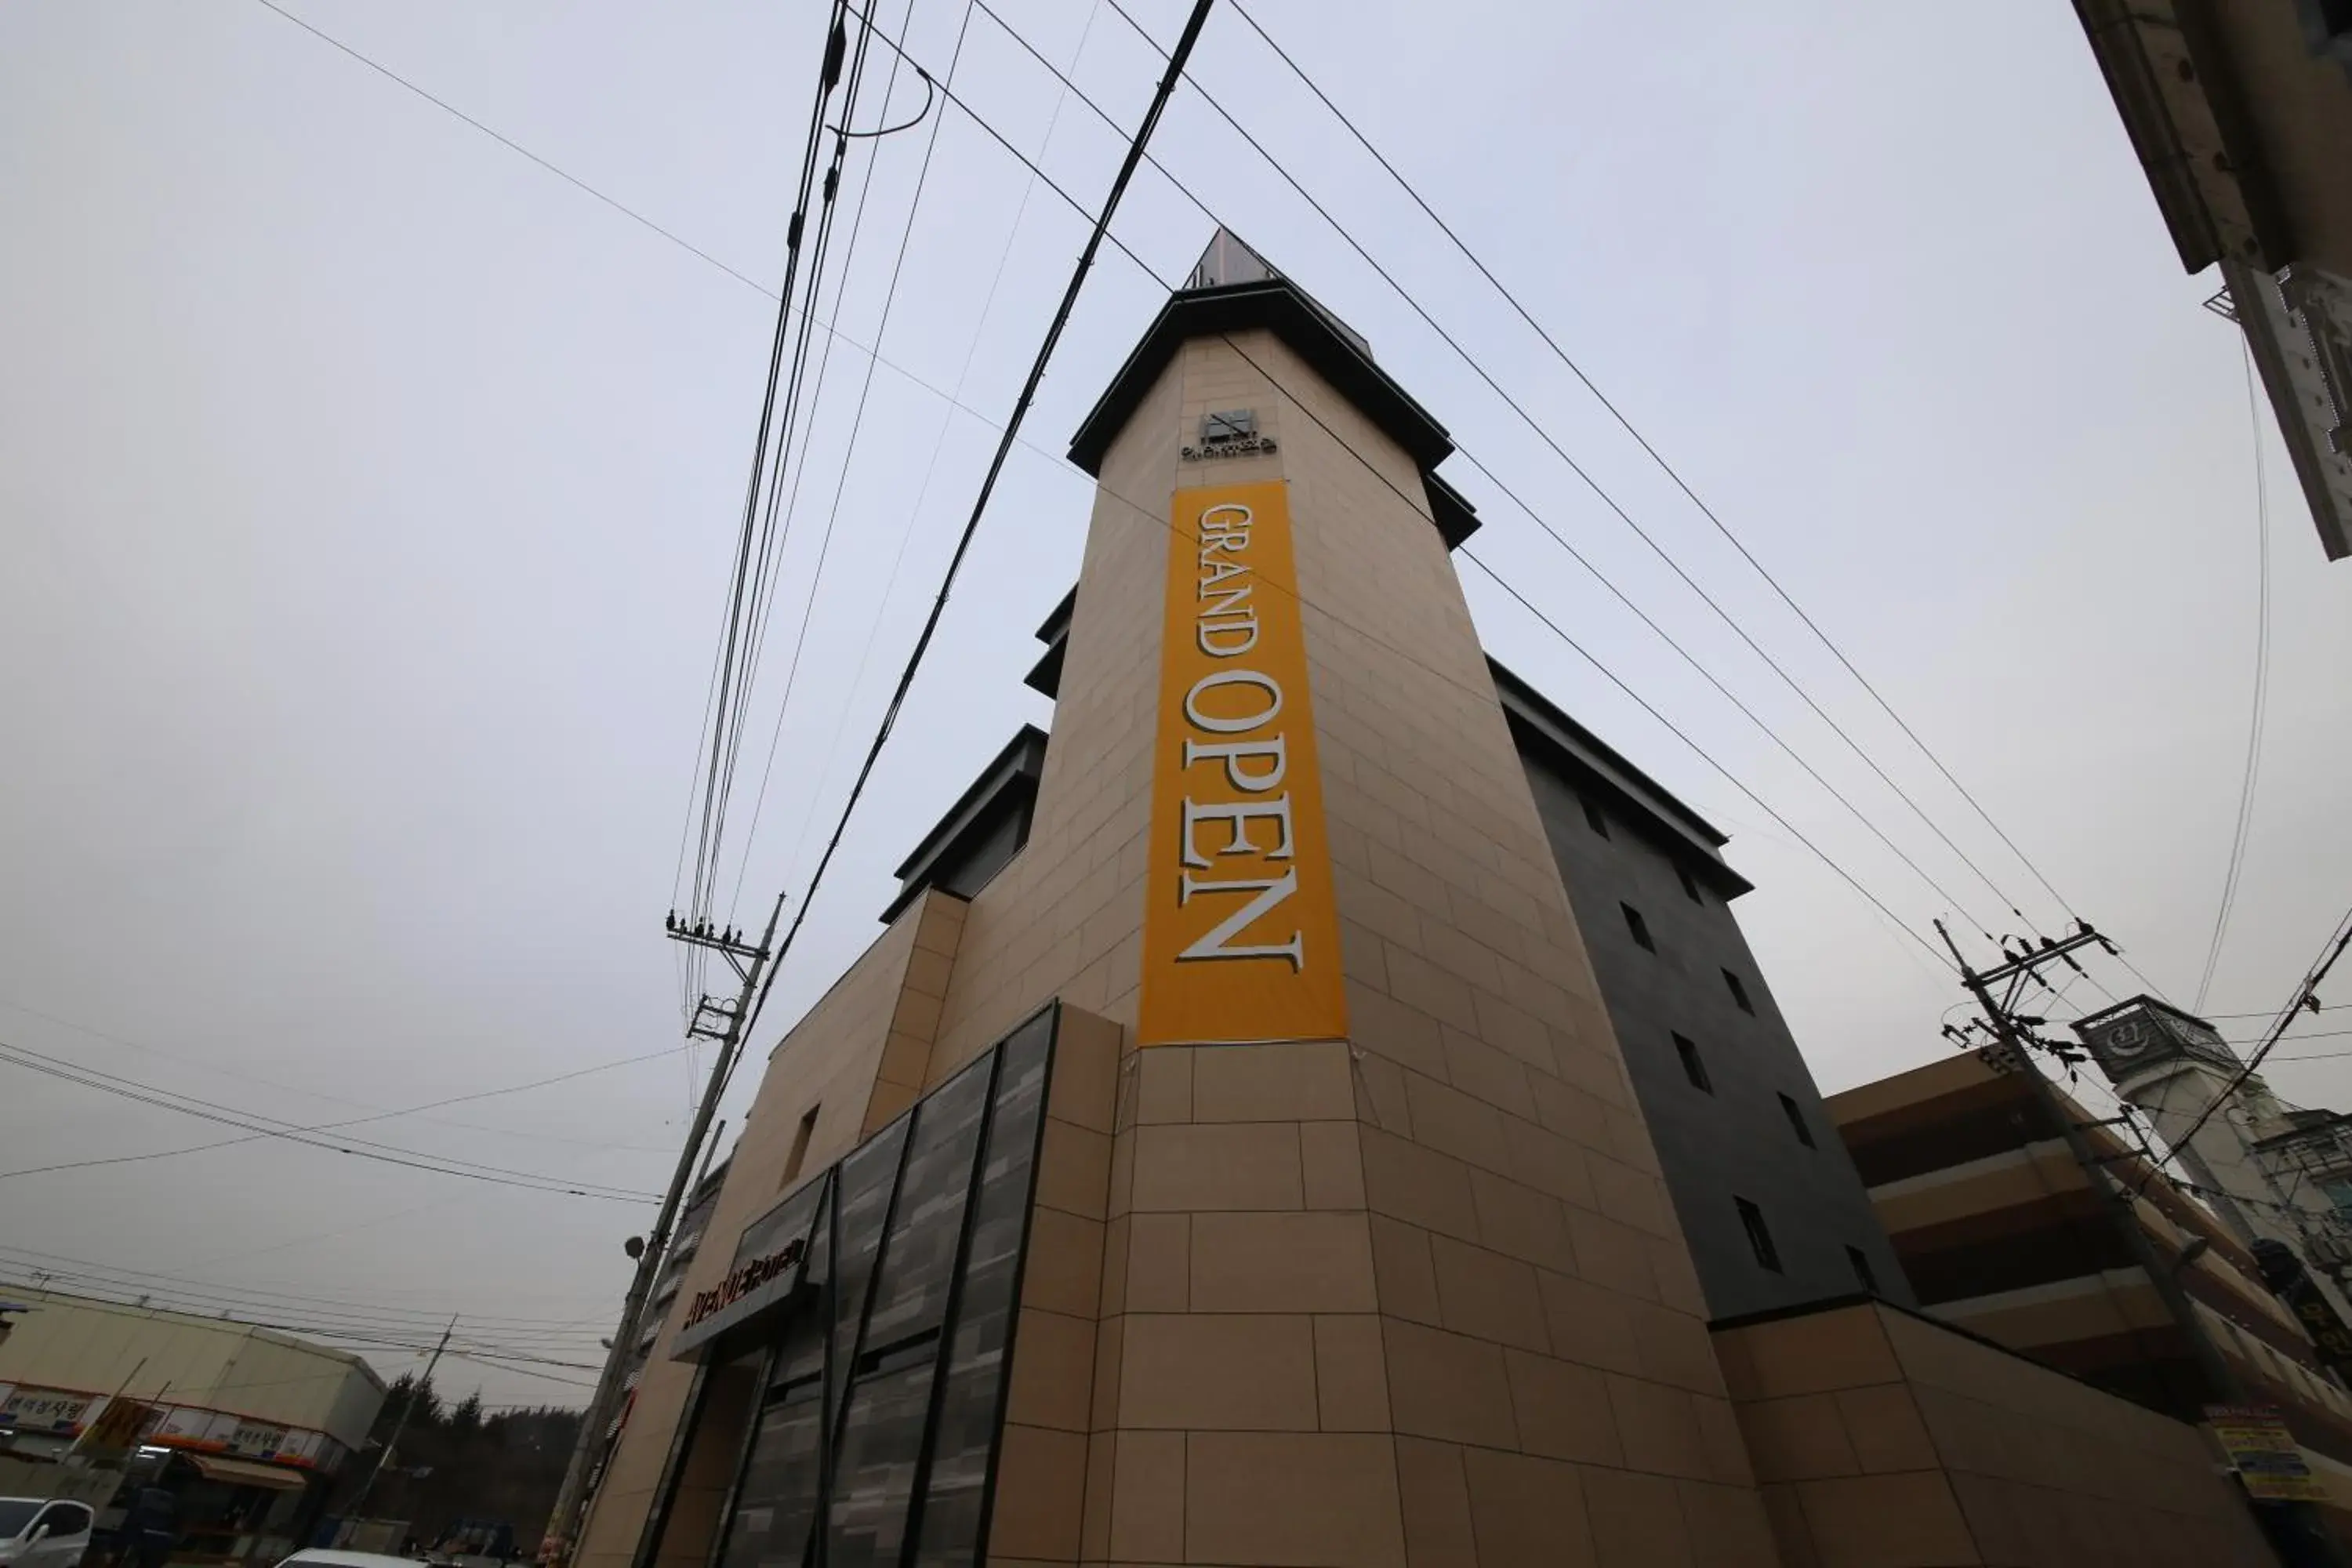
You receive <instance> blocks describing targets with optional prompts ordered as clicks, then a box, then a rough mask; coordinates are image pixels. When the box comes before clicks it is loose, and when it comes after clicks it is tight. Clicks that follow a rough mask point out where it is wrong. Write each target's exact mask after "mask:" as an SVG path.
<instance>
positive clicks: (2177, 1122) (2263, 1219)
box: [2074, 996, 2352, 1312]
mask: <svg viewBox="0 0 2352 1568" xmlns="http://www.w3.org/2000/svg"><path fill="white" fill-rule="evenodd" d="M2074 1032H2075V1033H2076V1034H2078V1035H2080V1036H2081V1037H2082V1038H2083V1042H2084V1045H2086V1046H2087V1047H2090V1052H2091V1057H2092V1059H2093V1060H2095V1062H2097V1063H2098V1065H2099V1068H2100V1069H2101V1070H2102V1071H2103V1072H2105V1074H2106V1077H2107V1080H2108V1081H2109V1082H2110V1083H2112V1084H2113V1085H2114V1086H2115V1089H2116V1097H2117V1098H2118V1099H2120V1100H2124V1101H2125V1102H2126V1104H2129V1105H2133V1106H2137V1108H2138V1109H2140V1110H2144V1111H2146V1112H2147V1117H2148V1120H2149V1121H2151V1122H2152V1123H2154V1124H2155V1127H2156V1131H2157V1133H2158V1136H2160V1137H2161V1138H2163V1140H2164V1141H2165V1143H2166V1144H2167V1145H2168V1147H2170V1148H2171V1149H2172V1150H2173V1152H2174V1153H2175V1155H2176V1156H2177V1158H2178V1159H2179V1163H2180V1166H2181V1168H2182V1170H2183V1171H2184V1172H2186V1173H2188V1176H2189V1180H2190V1181H2191V1183H2193V1184H2195V1186H2196V1188H2197V1193H2198V1195H2199V1196H2200V1197H2201V1198H2203V1199H2204V1200H2205V1202H2206V1204H2207V1205H2209V1206H2210V1208H2211V1209H2212V1210H2213V1212H2214V1213H2215V1214H2217V1215H2220V1216H2221V1220H2222V1223H2224V1224H2225V1225H2227V1226H2229V1227H2230V1229H2231V1231H2232V1232H2233V1233H2235V1234H2236V1236H2237V1237H2238V1239H2239V1240H2240V1241H2242V1242H2244V1243H2246V1244H2248V1245H2252V1243H2254V1242H2256V1241H2260V1240H2267V1241H2277V1242H2282V1243H2284V1244H2285V1245H2286V1246H2288V1247H2292V1248H2293V1249H2294V1251H2295V1253H2296V1254H2297V1255H2298V1256H2300V1257H2301V1258H2303V1259H2304V1261H2305V1263H2306V1264H2307V1265H2308V1266H2309V1267H2310V1268H2311V1269H2312V1270H2313V1272H2314V1273H2315V1274H2317V1275H2320V1276H2323V1277H2324V1278H2325V1279H2326V1284H2325V1286H2324V1287H2323V1288H2324V1289H2326V1290H2327V1291H2328V1293H2329V1294H2330V1296H2331V1298H2332V1300H2333V1301H2334V1304H2335V1306H2336V1310H2337V1311H2339V1312H2345V1311H2347V1300H2346V1298H2345V1293H2344V1290H2345V1284H2346V1281H2347V1278H2352V1220H2347V1215H2346V1214H2345V1212H2344V1207H2343V1205H2341V1203H2340V1202H2339V1199H2340V1198H2341V1197H2345V1196H2352V1191H2347V1187H2346V1185H2345V1184H2344V1177H2345V1175H2346V1174H2347V1173H2352V1140H2347V1138H2346V1137H2345V1135H2344V1133H2343V1131H2341V1129H2342V1125H2343V1121H2344V1119H2343V1118H2342V1117H2340V1116H2336V1115H2335V1114H2333V1113H2331V1112H2326V1111H2310V1110H2301V1109H2298V1108H2296V1107H2293V1106H2289V1105H2287V1104H2285V1103H2284V1102H2283V1101H2281V1100H2279V1098H2278V1097H2277V1096H2276V1095H2274V1094H2273V1093H2272V1092H2271V1088H2270V1085H2268V1084H2267V1083H2265V1082H2263V1079H2262V1077H2261V1076H2260V1075H2259V1074H2244V1067H2245V1064H2244V1063H2243V1062H2242V1061H2240V1060H2239V1059H2238V1056H2237V1053H2236V1052H2235V1051H2233V1050H2231V1048H2230V1046H2229V1044H2228V1043H2227V1042H2226V1041H2224V1040H2223V1039H2222V1038H2221V1034H2220V1032H2219V1031H2218V1030H2216V1029H2215V1028H2214V1027H2213V1026H2212V1025H2210V1024H2209V1023H2207V1022H2206V1021H2205V1020H2204V1019H2202V1018H2199V1017H2196V1016H2192V1015H2190V1014H2188V1013H2184V1012H2182V1011H2181V1010H2180V1009H2179V1008H2178V1007H2173V1006H2169V1005H2167V1004H2165V1003H2162V1002H2159V1001H2158V1000H2157V999H2156V998H2154V997H2152V996H2134V997H2131V998H2129V999H2127V1000H2126V1001H2123V1002H2119V1003H2117V1004H2116V1005H2114V1006H2112V1007H2109V1008H2106V1009H2105V1010H2104V1011H2102V1012H2098V1013H2093V1014H2090V1015H2088V1016H2085V1017H2084V1018H2082V1019H2081V1020H2080V1021H2078V1022H2077V1023H2076V1024H2075V1025H2074ZM2242 1075H2243V1076H2242Z"/></svg>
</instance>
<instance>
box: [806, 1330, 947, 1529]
mask: <svg viewBox="0 0 2352 1568" xmlns="http://www.w3.org/2000/svg"><path fill="white" fill-rule="evenodd" d="M931 1373H932V1358H931V1353H930V1349H929V1347H928V1346H925V1347H923V1348H921V1349H920V1350H919V1351H918V1352H917V1353H915V1354H914V1355H913V1356H911V1357H909V1358H908V1364H905V1365H900V1366H897V1367H886V1368H885V1369H883V1370H881V1371H878V1372H876V1373H870V1374H868V1375H867V1376H866V1377H863V1378H860V1379H859V1380H858V1381H857V1383H856V1384H855V1385H854V1386H853V1387H852V1388H851V1390H850V1394H849V1415H848V1418H847V1419H846V1420H845V1421H844V1422H843V1423H842V1433H841V1453H840V1458H839V1460H838V1462H837V1464H836V1465H835V1470H834V1478H833V1506H832V1508H831V1510H829V1517H830V1519H831V1525H830V1531H829V1533H828V1536H827V1543H826V1551H825V1561H826V1563H827V1565H828V1568H874V1565H876V1564H881V1563H891V1564H895V1563H897V1562H898V1551H899V1547H900V1546H901V1544H902V1543H903V1542H905V1540H906V1534H907V1502H908V1498H909V1497H911V1496H912V1495H913V1492H914V1489H915V1467H916V1464H917V1461H918V1460H919V1458H921V1455H922V1450H923V1425H924V1422H925V1420H926V1418H927V1417H928V1416H929V1414H930V1405H931Z"/></svg>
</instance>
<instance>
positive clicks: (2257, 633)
mask: <svg viewBox="0 0 2352 1568" xmlns="http://www.w3.org/2000/svg"><path fill="white" fill-rule="evenodd" d="M2239 347H2240V349H2241V350H2242V351H2243V353H2244V357H2245V362H2246V419H2247V423H2248V425H2249V426H2251V427H2252V431H2253V437H2254V694H2253V702H2252V708H2251V710H2249V712H2248V714H2247V718H2246V769H2245V773H2244V776H2243V777H2242V778H2241V779H2240V780H2239V781H2238V818H2237V821H2236V823H2235V824H2234V825H2233V826H2231V830H2230V864H2229V869H2228V870H2226V871H2225V872H2223V873H2222V877H2221V908H2220V909H2218V910H2215V911H2214V912H2213V940H2212V941H2211V942H2209V943H2208V944H2207V945H2206V948H2205V970H2204V973H2202V974H2200V975H2199V976H2198V979H2197V1001H2196V1005H2194V1006H2192V1007H2191V1008H2190V1009H2189V1011H2191V1012H2200V1013H2201V1012H2202V1011H2203V1010H2204V1007H2205V995H2206V993H2208V992H2209V991H2210V990H2211V989H2212V988H2213V971H2214V970H2215V969H2216V968H2218V967H2219V966H2220V964H2221V944H2222V943H2223V942H2226V941H2228V940H2229V935H2230V916H2231V912H2232V911H2233V910H2236V908H2237V904H2238V878H2239V874H2240V873H2241V872H2242V871H2243V870H2244V869H2245V864H2246V842H2247V839H2248V838H2249V837H2251V836H2252V828H2253V820H2254V785H2255V782H2256V780H2257V779H2258V778H2259V777H2260V776H2261V773H2262V763H2263V720H2264V718H2265V717H2266V716H2267V714H2268V711H2269V709H2270V684H2271V500H2270V483H2269V479H2267V477H2266V476H2265V474H2264V472H2263V467H2264V465H2263V414H2262V403H2261V401H2260V399H2259V398H2258V397H2257V396H2256V395H2255V391H2254V351H2253V350H2252V348H2251V347H2249V346H2248V345H2247V343H2246V342H2245V341H2244V340H2243V339H2241V340H2240V342H2239Z"/></svg>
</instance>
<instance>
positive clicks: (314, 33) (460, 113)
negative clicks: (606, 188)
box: [254, 0, 774, 299]
mask: <svg viewBox="0 0 2352 1568" xmlns="http://www.w3.org/2000/svg"><path fill="white" fill-rule="evenodd" d="M254 3H255V4H256V5H260V6H261V7H263V8H264V9H265V10H268V11H274V12H276V13H277V14H278V16H282V17H284V18H285V19H286V20H287V21H289V22H291V23H293V24H294V25H295V26H298V27H299V28H301V29H302V30H303V31H304V32H306V33H308V34H310V36H311V37H314V38H316V39H318V40H319V41H320V43H323V44H325V45H327V46H328V47H331V48H334V49H337V50H339V51H341V53H343V54H345V55H348V56H350V57H351V58H352V59H355V60H357V61H358V62H359V63H360V64H362V65H363V66H365V67H367V68H368V69H370V70H372V71H373V72H375V73H376V74H377V75H378V76H381V77H383V78H384V79H386V80H388V81H392V82H395V83H397V84H398V85H400V86H401V87H404V88H406V89H408V90H409V91H410V92H413V93H415V95H416V96H417V97H419V98H421V99H423V100H425V102H427V103H429V104H431V105H433V107H434V108H436V109H438V110H442V111H443V112H444V113H446V114H451V115H455V116H456V117H457V119H459V120H462V121H465V122H466V123H467V124H468V125H470V126H472V127H473V128H474V129H475V130H477V131H478V132H481V133H482V134H483V135H485V136H487V137H488V138H489V139H490V140H491V141H493V142H497V143H499V145H500V146H501V147H504V148H506V149H507V150H508V151H509V152H512V153H519V154H520V155H521V156H523V157H525V158H528V159H530V161H531V162H532V163H536V164H538V165H539V166H540V167H541V168H542V169H544V170H546V171H547V172H548V173H549V174H553V175H554V176H555V177H556V178H557V179H559V180H562V182H563V183H564V184H568V185H573V186H577V187H578V188H579V189H580V190H582V191H584V192H585V193H587V194H588V195H592V196H593V197H595V198H596V199H597V200H598V201H600V202H602V203H604V205H606V206H608V207H611V208H612V209H613V210H614V212H616V213H619V214H620V215H621V216H623V217H625V218H627V219H628V220H629V221H630V222H632V223H635V224H641V225H643V226H645V227H646V228H648V229H651V230H652V231H653V232H654V233H656V234H657V235H659V236H661V237H662V238H664V239H666V240H668V241H669V242H670V243H671V244H672V245H675V246H677V247H678V248H679V249H681V250H685V251H689V252H691V253H692V254H694V255H696V256H698V257H700V258H702V259H703V260H705V261H707V262H709V264H710V265H711V266H713V267H716V268H719V271H721V272H724V273H726V274H727V276H729V277H730V278H732V279H735V280H736V281H737V282H739V283H741V284H743V285H744V286H745V287H747V288H751V289H759V290H760V292H761V293H762V294H767V293H768V289H767V287H766V285H764V284H762V283H761V282H760V281H759V279H755V278H747V277H745V276H744V275H743V274H742V273H740V272H738V271H736V270H735V268H732V267H730V266H728V265H727V263H725V262H724V261H721V260H719V258H717V257H715V256H713V255H711V254H710V252H709V251H707V250H705V249H703V248H702V247H699V246H698V245H696V244H694V243H693V242H692V241H691V240H688V239H683V238H680V237H678V236H677V234H675V233H673V232H672V231H670V230H669V229H667V228H664V227H663V226H661V225H659V224H657V223H656V222H655V221H654V220H653V219H651V218H649V217H647V216H646V215H645V214H643V213H641V212H638V211H637V210H636V209H635V208H634V207H630V206H625V205H622V204H621V203H620V202H617V201H615V200H614V199H613V198H612V197H611V196H608V195H605V194H604V192H602V191H600V190H598V189H597V188H596V187H595V186H593V185H592V184H588V182H586V181H585V180H583V179H579V178H577V177H576V176H574V175H572V174H567V173H565V172H564V171H563V170H562V169H560V168H558V167H556V165H554V164H553V163H549V162H548V161H547V160H546V159H544V158H542V157H541V156H540V155H539V154H538V153H534V152H532V151H531V150H530V148H528V147H526V146H524V145H523V144H522V143H521V142H517V141H515V140H513V139H512V138H510V137H509V136H506V135H504V134H502V133H500V132H498V131H495V130H493V129H491V128H490V127H489V126H488V125H485V124H483V123H482V122H481V121H478V120H477V119H475V118H474V117H473V116H472V115H470V114H468V113H467V112H466V111H465V110H462V109H459V108H458V107H457V105H456V104H454V103H451V102H449V101H448V100H446V99H442V98H436V97H435V96H434V95H433V94H432V93H430V92H428V91H426V90H425V89H424V88H421V87H419V86H417V85H416V83H415V82H413V81H411V80H409V79H407V78H406V77H404V76H402V75H401V74H400V73H399V72H397V71H395V70H394V69H393V68H391V67H389V66H386V65H383V64H382V63H380V62H379V61H376V60H373V59H371V58H368V57H367V56H366V55H363V54H362V53H360V51H359V50H357V49H355V48H353V47H351V46H350V45H349V44H346V43H344V42H343V41H342V40H341V38H338V37H335V36H334V35H333V34H331V33H328V32H325V31H323V30H322V29H320V28H318V27H314V26H311V25H310V23H308V22H306V21H304V20H303V19H302V18H301V17H299V16H296V15H295V14H294V13H293V12H291V11H289V10H287V9H286V8H285V7H284V6H283V5H278V4H277V3H276V0H254ZM769 297H770V298H771V299H772V298H774V296H773V295H770V296H769Z"/></svg>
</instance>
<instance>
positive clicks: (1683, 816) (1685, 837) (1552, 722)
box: [1486, 658, 1756, 899]
mask: <svg viewBox="0 0 2352 1568" xmlns="http://www.w3.org/2000/svg"><path fill="white" fill-rule="evenodd" d="M1486 668H1487V669H1488V670H1489V671H1490V672H1491V673H1492V674H1493V676H1494V678H1495V694H1496V696H1497V697H1499V698H1500V699H1501V700H1502V703H1503V712H1504V714H1505V715H1506V716H1507V717H1508V718H1509V719H1510V720H1511V721H1512V727H1513V728H1514V729H1515V730H1517V731H1521V732H1523V733H1526V734H1528V735H1530V736H1532V737H1534V738H1535V739H1536V741H1537V742H1538V743H1540V744H1541V746H1542V747H1543V749H1544V750H1546V751H1548V752H1551V753H1552V754H1553V755H1554V756H1555V757H1557V758H1559V760H1561V761H1563V762H1565V763H1568V764H1569V765H1570V767H1572V768H1573V769H1575V770H1576V771H1577V772H1578V773H1582V774H1584V775H1585V776H1587V777H1589V778H1591V780H1593V781H1594V782H1595V783H1597V784H1600V785H1601V788H1602V789H1604V790H1606V791H1607V792H1608V793H1609V794H1610V795H1612V796H1614V797H1615V798H1616V800H1617V803H1618V804H1619V805H1627V806H1631V807H1633V810H1634V811H1636V812H1637V813H1638V814H1640V815H1641V816H1643V818H1645V819H1646V820H1647V821H1649V822H1650V823H1652V824H1654V826H1657V827H1658V828H1659V829H1661V830H1662V831H1664V833H1665V834H1666V835H1667V836H1668V837H1672V838H1674V839H1676V840H1678V841H1680V842H1681V843H1682V844H1683V845H1684V847H1686V848H1688V849H1689V850H1690V851H1691V852H1692V853H1693V854H1694V855H1695V856H1696V858H1697V860H1698V865H1697V867H1696V869H1698V870H1701V871H1703V872H1705V873H1706V876H1707V877H1708V879H1710V880H1712V881H1714V882H1715V883H1716V884H1717V885H1718V886H1719V887H1721V888H1724V889H1728V891H1727V894H1726V896H1727V897H1729V898H1735V899H1736V898H1738V896H1739V895H1740V894H1742V893H1746V892H1748V891H1751V890H1752V889H1754V888H1755V886H1756V884H1754V883H1753V882H1750V881H1749V880H1748V879H1747V878H1745V877H1743V876H1741V875H1740V874H1739V873H1738V872H1737V871H1735V870H1733V869H1732V868H1730V867H1729V866H1728V865H1727V864H1725V862H1724V858H1723V856H1722V854H1721V853H1720V849H1721V847H1722V846H1724V845H1726V844H1728V843H1729V842H1731V840H1730V839H1729V838H1728V837H1726V836H1725V835H1724V834H1722V833H1720V832H1718V831H1717V829H1716V827H1715V826H1714V825H1713V824H1712V823H1710V822H1708V821H1707V820H1706V818H1705V817H1703V816H1699V814H1698V813H1696V812H1695V811H1693V810H1692V809H1691V808H1690V807H1689V806H1687V805H1684V804H1683V803H1682V802H1681V801H1680V800H1678V799H1676V798H1675V795H1673V793H1672V792H1670V791H1669V790H1668V789H1667V788H1666V787H1665V786H1664V784H1660V783H1658V781H1657V780H1655V779H1654V778H1652V777H1651V776H1650V775H1649V774H1647V773H1643V771H1642V770H1641V769H1639V768H1637V767H1635V766H1634V765H1633V763H1629V762H1627V761H1626V760H1625V759H1624V758H1623V757H1622V756H1620V755H1618V753H1617V752H1615V751H1614V750H1613V749H1612V748H1611V747H1610V745H1609V744H1608V742H1605V741H1603V740H1601V737H1600V736H1598V735H1595V734H1594V733H1593V732H1592V731H1590V730H1588V729H1586V728H1585V727H1584V726H1583V725H1581V724H1580V723H1578V722H1577V721H1575V720H1573V719H1571V718H1570V717H1569V716H1568V715H1567V714H1565V713H1563V712H1561V711H1560V710H1559V709H1558V708H1557V707H1555V706H1554V705H1553V704H1552V702H1551V700H1550V699H1549V698H1547V697H1545V696H1544V695H1543V693H1541V692H1539V691H1538V690H1537V689H1535V688H1534V687H1532V686H1529V685H1528V683H1527V682H1526V681H1524V680H1522V679H1519V678H1518V677H1517V676H1516V675H1514V674H1512V673H1511V672H1510V671H1509V670H1508V669H1507V668H1504V667H1503V666H1502V665H1501V664H1500V663H1498V662H1496V660H1495V659H1493V658H1489V659H1487V660H1486Z"/></svg>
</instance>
